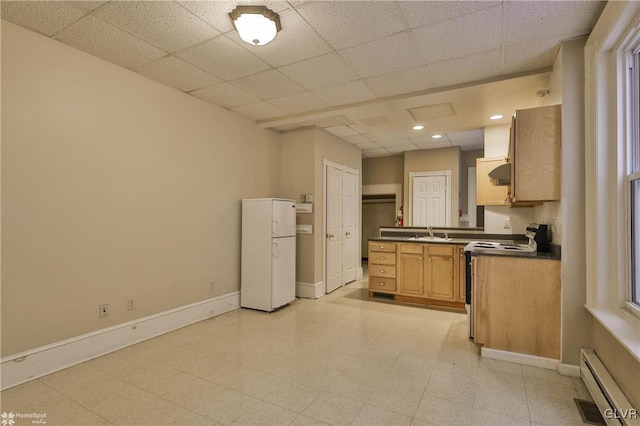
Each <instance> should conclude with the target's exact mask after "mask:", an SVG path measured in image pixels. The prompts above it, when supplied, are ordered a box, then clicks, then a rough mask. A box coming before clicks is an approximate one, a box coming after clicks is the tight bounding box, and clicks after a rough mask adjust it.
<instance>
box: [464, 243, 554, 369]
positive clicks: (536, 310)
mask: <svg viewBox="0 0 640 426" xmlns="http://www.w3.org/2000/svg"><path fill="white" fill-rule="evenodd" d="M472 264H473V267H472V273H473V285H472V289H473V297H472V303H473V324H474V330H473V335H474V340H475V342H476V343H479V344H483V345H484V346H485V347H487V348H491V349H498V350H503V351H509V352H517V353H523V354H529V355H536V356H541V357H545V358H552V359H559V358H560V262H559V261H558V260H550V259H535V258H520V257H503V256H474V258H473V262H472Z"/></svg>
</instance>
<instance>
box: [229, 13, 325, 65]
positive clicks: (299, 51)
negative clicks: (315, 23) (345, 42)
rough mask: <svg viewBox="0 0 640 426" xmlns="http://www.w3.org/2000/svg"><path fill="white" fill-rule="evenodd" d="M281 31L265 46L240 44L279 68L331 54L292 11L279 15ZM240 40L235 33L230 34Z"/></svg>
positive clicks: (305, 23)
mask: <svg viewBox="0 0 640 426" xmlns="http://www.w3.org/2000/svg"><path fill="white" fill-rule="evenodd" d="M280 22H281V24H282V30H280V31H279V32H278V35H277V36H276V38H275V39H274V40H273V41H272V42H271V43H269V44H267V45H266V46H250V45H249V44H247V43H245V42H242V46H243V47H245V48H246V49H248V50H250V51H251V52H252V53H254V54H255V55H256V56H258V57H259V58H261V59H262V60H263V61H265V62H266V63H268V64H270V65H271V66H273V67H279V66H282V65H286V64H291V63H293V62H298V61H302V60H304V59H308V58H313V57H315V56H319V55H324V54H326V53H329V52H332V51H333V49H331V46H329V45H328V44H327V42H325V41H324V40H323V39H322V38H321V37H320V36H319V35H318V33H316V32H315V31H314V30H313V28H311V26H310V25H309V24H308V23H307V22H306V21H305V20H304V19H302V18H301V17H300V15H298V14H297V13H296V12H295V11H293V10H285V11H284V12H282V13H281V14H280ZM231 34H232V35H233V37H234V38H237V40H241V39H240V36H239V35H238V33H237V32H235V31H234V32H232V33H231Z"/></svg>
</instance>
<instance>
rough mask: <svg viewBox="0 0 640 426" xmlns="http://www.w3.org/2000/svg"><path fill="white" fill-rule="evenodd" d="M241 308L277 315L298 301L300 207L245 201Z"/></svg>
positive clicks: (285, 202) (270, 201)
mask: <svg viewBox="0 0 640 426" xmlns="http://www.w3.org/2000/svg"><path fill="white" fill-rule="evenodd" d="M241 262H242V267H241V276H240V306H242V307H243V308H251V309H258V310H261V311H269V312H270V311H273V310H274V309H277V308H279V307H281V306H284V305H286V304H287V303H289V302H291V301H293V300H294V299H295V298H296V203H295V201H293V200H287V199H282V198H251V199H244V200H242V260H241Z"/></svg>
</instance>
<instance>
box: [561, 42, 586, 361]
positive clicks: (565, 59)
mask: <svg viewBox="0 0 640 426" xmlns="http://www.w3.org/2000/svg"><path fill="white" fill-rule="evenodd" d="M585 41H586V39H585V38H582V39H575V40H571V41H568V42H564V43H562V51H561V55H560V56H559V58H558V60H557V61H556V63H558V64H559V65H561V66H560V72H561V78H562V200H561V207H560V209H558V210H559V211H560V214H561V218H562V219H561V220H559V221H558V222H562V224H563V225H562V227H561V228H560V235H561V241H562V253H563V256H562V359H561V361H562V362H563V363H565V364H574V365H577V364H579V362H580V348H582V347H585V346H589V344H590V343H591V341H592V333H593V329H592V326H591V324H592V321H591V315H590V314H589V313H588V311H587V310H586V309H585V307H584V305H585V303H586V301H587V291H586V284H585V283H586V281H587V277H586V252H585V244H586V241H585V229H586V218H585V208H586V207H585V191H586V187H585V146H584V140H585V120H584V117H585V110H584V101H585V100H584V44H585ZM556 217H557V216H556Z"/></svg>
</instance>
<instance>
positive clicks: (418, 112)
mask: <svg viewBox="0 0 640 426" xmlns="http://www.w3.org/2000/svg"><path fill="white" fill-rule="evenodd" d="M407 111H408V112H409V114H411V116H412V117H413V118H414V120H416V121H427V120H433V119H434V118H443V117H450V116H452V115H456V109H455V108H454V107H453V103H451V102H447V103H446V104H435V105H426V106H421V107H417V108H409V109H408V110H407Z"/></svg>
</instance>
